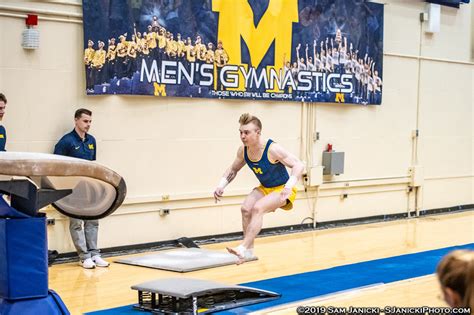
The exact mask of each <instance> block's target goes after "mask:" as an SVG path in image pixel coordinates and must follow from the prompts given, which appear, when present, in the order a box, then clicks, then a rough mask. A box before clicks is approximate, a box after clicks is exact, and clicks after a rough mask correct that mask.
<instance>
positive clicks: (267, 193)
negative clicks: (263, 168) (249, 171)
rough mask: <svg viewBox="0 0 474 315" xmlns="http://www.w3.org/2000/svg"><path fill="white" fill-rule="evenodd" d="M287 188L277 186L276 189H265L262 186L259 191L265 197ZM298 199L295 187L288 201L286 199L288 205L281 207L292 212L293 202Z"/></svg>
mask: <svg viewBox="0 0 474 315" xmlns="http://www.w3.org/2000/svg"><path fill="white" fill-rule="evenodd" d="M283 188H285V185H281V186H276V187H270V188H268V187H264V186H262V185H260V186H258V187H257V189H258V190H260V191H261V192H262V193H263V194H264V195H265V196H266V195H269V194H271V193H272V192H277V193H279V192H281V191H282V190H283ZM295 198H296V187H293V188H292V189H291V194H290V195H289V196H288V199H286V205H284V206H282V207H280V208H282V209H283V210H291V209H293V202H294V201H295Z"/></svg>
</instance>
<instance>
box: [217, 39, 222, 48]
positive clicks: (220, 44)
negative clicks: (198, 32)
mask: <svg viewBox="0 0 474 315" xmlns="http://www.w3.org/2000/svg"><path fill="white" fill-rule="evenodd" d="M222 47H223V44H222V41H221V40H220V41H218V42H217V48H218V49H222Z"/></svg>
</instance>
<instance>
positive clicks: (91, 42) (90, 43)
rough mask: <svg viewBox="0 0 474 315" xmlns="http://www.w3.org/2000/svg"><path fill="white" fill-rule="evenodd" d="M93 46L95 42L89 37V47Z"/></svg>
mask: <svg viewBox="0 0 474 315" xmlns="http://www.w3.org/2000/svg"><path fill="white" fill-rule="evenodd" d="M92 46H94V42H93V41H92V40H90V39H89V40H88V41H87V47H89V48H92Z"/></svg>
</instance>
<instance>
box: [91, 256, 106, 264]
mask: <svg viewBox="0 0 474 315" xmlns="http://www.w3.org/2000/svg"><path fill="white" fill-rule="evenodd" d="M92 261H93V262H94V263H95V265H96V266H97V267H108V266H109V265H110V263H108V262H107V261H105V260H103V259H102V257H100V256H98V255H97V256H94V257H92Z"/></svg>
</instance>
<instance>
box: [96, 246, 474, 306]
mask: <svg viewBox="0 0 474 315" xmlns="http://www.w3.org/2000/svg"><path fill="white" fill-rule="evenodd" d="M455 249H471V250H474V243H471V244H466V245H462V246H453V247H446V248H441V249H436V250H430V251H426V252H420V253H414V254H407V255H401V256H395V257H389V258H383V259H376V260H371V261H365V262H360V263H356V264H351V265H344V266H339V267H334V268H329V269H324V270H318V271H311V272H305V273H300V274H295V275H289V276H283V277H278V278H272V279H267V280H261V281H255V282H249V283H242V285H245V286H249V287H254V288H258V289H262V290H269V291H274V292H278V293H281V294H282V297H281V298H280V299H278V300H274V301H270V302H267V303H260V304H254V305H250V306H246V307H241V308H235V309H231V310H227V311H223V312H219V314H248V313H250V312H254V311H257V310H262V309H265V308H268V307H272V306H276V305H281V304H286V303H291V302H296V301H300V300H304V299H309V298H314V297H317V296H321V295H325V294H330V293H335V292H339V291H344V290H349V289H354V288H360V287H363V286H368V285H374V284H377V283H391V282H395V281H401V280H406V279H410V278H416V277H421V276H426V275H430V274H433V273H434V272H435V269H436V266H437V264H438V262H439V261H440V260H441V258H442V257H443V256H444V255H446V254H447V253H448V252H450V251H452V250H455ZM139 314H146V313H143V312H141V311H136V310H133V309H132V306H131V305H127V306H122V307H118V308H112V309H108V310H102V311H96V312H91V313H87V315H139Z"/></svg>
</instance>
